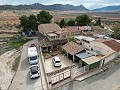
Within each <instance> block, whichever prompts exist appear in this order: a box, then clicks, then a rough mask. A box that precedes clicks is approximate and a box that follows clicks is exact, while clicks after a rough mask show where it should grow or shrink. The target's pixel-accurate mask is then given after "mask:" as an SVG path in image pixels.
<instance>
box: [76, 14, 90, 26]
mask: <svg viewBox="0 0 120 90" xmlns="http://www.w3.org/2000/svg"><path fill="white" fill-rule="evenodd" d="M91 21H92V19H91V18H90V17H89V16H88V15H86V14H83V15H80V16H78V17H76V23H77V25H78V26H87V25H89V24H90V22H91Z"/></svg>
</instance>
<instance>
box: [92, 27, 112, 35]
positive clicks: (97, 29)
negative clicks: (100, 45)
mask: <svg viewBox="0 0 120 90" xmlns="http://www.w3.org/2000/svg"><path fill="white" fill-rule="evenodd" d="M92 33H93V35H94V36H98V35H107V36H108V35H111V33H112V32H111V31H109V30H105V29H103V28H101V27H100V26H92Z"/></svg>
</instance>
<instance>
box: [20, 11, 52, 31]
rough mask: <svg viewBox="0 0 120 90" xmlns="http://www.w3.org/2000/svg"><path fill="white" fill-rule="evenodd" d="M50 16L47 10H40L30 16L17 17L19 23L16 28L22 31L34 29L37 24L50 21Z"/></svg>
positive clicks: (36, 27)
mask: <svg viewBox="0 0 120 90" xmlns="http://www.w3.org/2000/svg"><path fill="white" fill-rule="evenodd" d="M51 19H52V16H51V15H50V14H49V12H47V11H41V12H40V13H39V14H37V16H35V15H33V14H31V15H30V16H28V17H27V16H26V15H23V16H21V17H20V18H19V20H20V25H19V27H18V28H20V29H22V31H24V32H26V31H31V30H33V31H36V30H37V29H38V25H39V24H42V23H50V22H51Z"/></svg>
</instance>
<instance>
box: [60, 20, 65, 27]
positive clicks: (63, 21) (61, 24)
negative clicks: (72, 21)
mask: <svg viewBox="0 0 120 90" xmlns="http://www.w3.org/2000/svg"><path fill="white" fill-rule="evenodd" d="M60 27H61V28H63V27H65V20H64V19H62V20H61V21H60Z"/></svg>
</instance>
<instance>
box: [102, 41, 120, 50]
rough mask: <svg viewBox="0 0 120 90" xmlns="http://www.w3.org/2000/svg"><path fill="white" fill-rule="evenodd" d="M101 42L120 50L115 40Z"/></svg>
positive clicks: (119, 45)
mask: <svg viewBox="0 0 120 90" xmlns="http://www.w3.org/2000/svg"><path fill="white" fill-rule="evenodd" d="M103 43H104V44H105V45H107V46H108V47H110V48H111V49H113V50H115V51H120V43H118V42H116V41H115V40H110V41H105V42H103Z"/></svg>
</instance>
